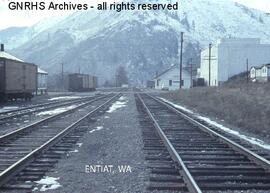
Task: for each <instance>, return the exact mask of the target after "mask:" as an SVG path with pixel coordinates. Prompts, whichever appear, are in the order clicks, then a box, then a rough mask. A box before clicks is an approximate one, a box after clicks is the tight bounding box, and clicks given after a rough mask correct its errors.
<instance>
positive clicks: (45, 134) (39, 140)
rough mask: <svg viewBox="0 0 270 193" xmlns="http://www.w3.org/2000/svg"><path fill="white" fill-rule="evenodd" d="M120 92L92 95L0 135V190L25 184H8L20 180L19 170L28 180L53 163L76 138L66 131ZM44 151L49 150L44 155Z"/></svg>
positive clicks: (105, 105) (97, 111)
mask: <svg viewBox="0 0 270 193" xmlns="http://www.w3.org/2000/svg"><path fill="white" fill-rule="evenodd" d="M120 95H121V94H120V93H118V94H108V95H105V96H100V97H96V98H95V99H92V100H90V101H87V102H85V103H84V104H81V105H79V106H77V107H76V108H74V109H71V110H68V111H66V112H63V113H60V114H58V115H54V116H51V117H49V118H46V119H43V120H42V121H38V122H37V123H34V124H32V125H29V126H27V127H24V128H20V129H18V130H16V131H13V132H11V133H8V134H6V135H4V136H1V137H0V190H1V189H2V188H14V187H15V188H20V187H21V188H24V187H25V186H27V185H22V186H16V185H14V184H13V185H8V182H10V181H13V183H14V181H16V180H18V181H19V182H21V180H20V178H21V177H20V176H21V175H19V174H21V173H20V172H22V171H23V174H25V175H26V176H28V179H29V175H30V179H29V180H31V179H32V180H35V179H36V178H39V177H40V175H41V174H43V173H44V172H45V171H46V169H45V171H44V168H47V167H48V165H50V164H51V163H52V162H53V163H54V162H55V159H54V158H58V157H59V156H60V154H61V153H60V152H62V153H63V151H65V150H67V147H70V146H71V145H70V143H72V142H74V141H75V139H77V138H78V134H76V133H75V134H73V135H72V136H69V134H70V133H72V132H74V131H75V130H77V129H78V128H80V127H82V124H84V123H85V122H87V121H89V120H90V119H91V117H92V116H93V115H95V114H98V113H100V111H101V110H102V109H104V108H105V109H106V108H107V107H108V106H109V105H110V104H111V102H113V101H115V100H116V99H117V98H118V97H119V96H120ZM84 127H85V126H84ZM78 130H80V129H78ZM78 132H79V131H78ZM59 143H60V145H59ZM62 143H63V144H62ZM56 145H57V146H56ZM55 146H56V147H55ZM48 151H50V152H51V153H52V154H49V155H48V154H47V153H48ZM18 175H19V177H18ZM24 179H25V178H24ZM15 184H16V183H15ZM27 188H29V187H28V186H27Z"/></svg>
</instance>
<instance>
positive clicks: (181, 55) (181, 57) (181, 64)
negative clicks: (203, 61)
mask: <svg viewBox="0 0 270 193" xmlns="http://www.w3.org/2000/svg"><path fill="white" fill-rule="evenodd" d="M183 42H184V32H181V42H180V43H181V48H180V82H179V85H180V86H179V89H182V68H183Z"/></svg>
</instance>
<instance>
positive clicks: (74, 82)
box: [68, 73, 97, 92]
mask: <svg viewBox="0 0 270 193" xmlns="http://www.w3.org/2000/svg"><path fill="white" fill-rule="evenodd" d="M96 87H97V77H96V76H91V75H89V74H79V73H74V74H69V75H68V90H69V91H72V92H87V91H94V90H96Z"/></svg>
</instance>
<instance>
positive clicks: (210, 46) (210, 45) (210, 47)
mask: <svg viewBox="0 0 270 193" xmlns="http://www.w3.org/2000/svg"><path fill="white" fill-rule="evenodd" d="M211 49H212V44H209V86H211V54H212V52H211V51H212V50H211Z"/></svg>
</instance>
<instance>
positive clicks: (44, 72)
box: [38, 68, 48, 74]
mask: <svg viewBox="0 0 270 193" xmlns="http://www.w3.org/2000/svg"><path fill="white" fill-rule="evenodd" d="M38 74H48V72H46V71H45V70H42V69H41V68H38Z"/></svg>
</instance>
